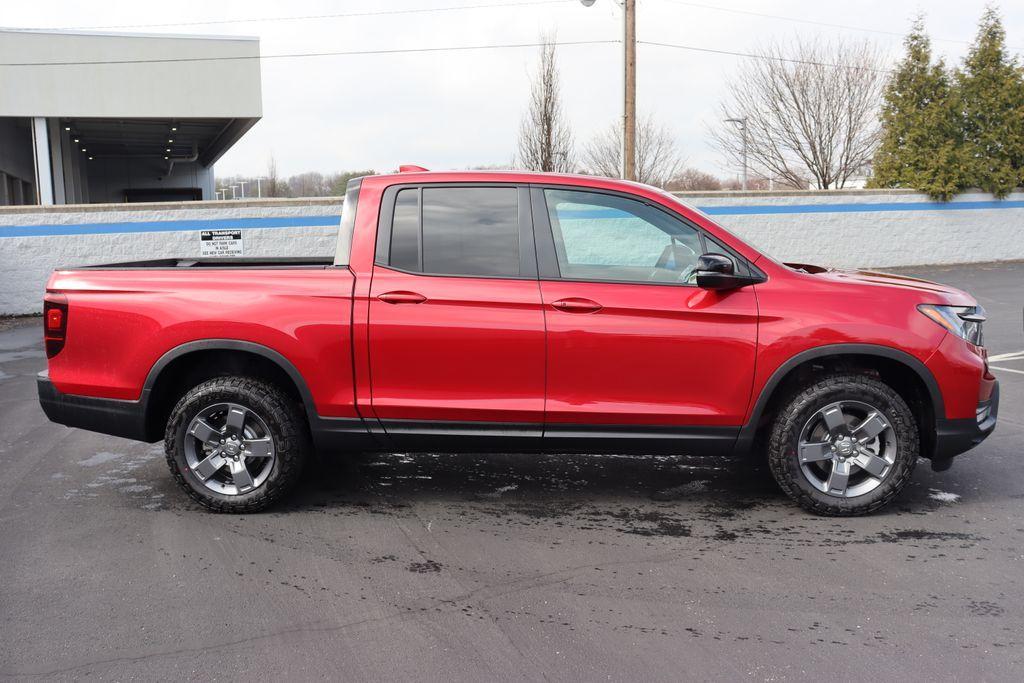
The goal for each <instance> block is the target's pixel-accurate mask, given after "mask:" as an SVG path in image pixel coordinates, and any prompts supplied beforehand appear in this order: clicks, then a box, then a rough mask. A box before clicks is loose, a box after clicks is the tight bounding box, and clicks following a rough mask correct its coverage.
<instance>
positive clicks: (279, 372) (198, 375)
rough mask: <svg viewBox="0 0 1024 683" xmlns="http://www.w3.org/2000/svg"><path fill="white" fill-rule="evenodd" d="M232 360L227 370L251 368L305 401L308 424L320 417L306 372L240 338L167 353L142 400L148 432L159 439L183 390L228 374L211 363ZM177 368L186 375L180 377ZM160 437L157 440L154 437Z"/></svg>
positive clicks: (185, 346) (209, 341)
mask: <svg viewBox="0 0 1024 683" xmlns="http://www.w3.org/2000/svg"><path fill="white" fill-rule="evenodd" d="M223 358H232V359H234V362H232V363H231V364H229V365H228V366H227V367H228V368H231V369H237V368H239V367H247V368H248V370H249V372H250V373H251V374H255V375H256V376H260V377H263V378H265V379H269V380H271V381H274V382H275V384H278V385H279V386H281V389H282V390H284V391H286V392H288V393H290V394H292V396H293V397H294V398H296V399H297V400H299V401H301V403H302V408H303V411H304V412H305V414H306V419H307V422H309V423H310V424H312V422H313V420H314V419H315V418H316V416H317V413H316V406H315V404H314V402H313V395H312V393H310V391H309V387H308V386H307V384H306V380H305V379H304V378H303V376H302V373H300V372H299V370H298V369H297V368H296V367H295V366H294V365H293V364H292V363H291V361H289V360H288V359H287V358H286V357H285V356H283V355H282V354H281V353H279V352H277V351H275V350H274V349H271V348H270V347H267V346H264V345H262V344H257V343H255V342H248V341H241V340H237V339H203V340H197V341H191V342H186V343H184V344H181V345H179V346H176V347H174V348H173V349H171V350H169V351H167V352H166V353H164V354H163V355H162V356H160V358H159V359H157V361H156V363H154V364H153V367H152V368H150V370H149V374H148V375H147V376H146V381H145V383H144V384H143V386H142V396H141V401H142V403H143V411H144V414H145V429H146V433H147V435H148V436H149V437H151V438H159V436H160V435H161V434H162V433H163V423H164V422H166V420H167V416H168V415H169V414H170V410H171V409H172V408H173V407H174V403H175V402H177V400H178V398H180V394H181V393H183V392H182V391H181V389H182V388H184V389H185V390H187V389H188V388H189V387H188V386H186V385H189V384H191V385H193V386H194V383H195V380H196V379H198V380H199V381H202V380H203V379H209V378H211V377H216V376H219V375H222V374H229V373H225V372H211V371H210V364H211V363H212V362H213V361H214V360H215V359H223ZM176 369H182V370H185V372H182V373H178V374H176V373H175V372H174V371H175V370H176ZM153 435H156V437H153Z"/></svg>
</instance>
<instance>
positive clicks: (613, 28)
mask: <svg viewBox="0 0 1024 683" xmlns="http://www.w3.org/2000/svg"><path fill="white" fill-rule="evenodd" d="M468 5H491V6H489V7H476V8H472V9H470V8H465V6H468ZM996 5H997V7H999V8H1000V10H1001V12H1002V14H1003V20H1004V26H1005V27H1006V30H1007V42H1008V43H1009V45H1011V46H1015V47H1017V48H1021V49H1020V53H1022V54H1024V3H1021V2H1017V1H1014V2H1009V1H1007V0H1003V2H1001V3H996ZM460 6H462V7H464V8H463V9H449V10H439V11H431V12H418V13H407V14H401V13H395V14H377V15H373V16H348V17H324V16H322V15H325V14H346V13H349V14H350V13H366V12H388V11H392V10H397V11H402V10H410V9H425V8H445V7H448V8H452V7H460ZM984 6H985V2H984V0H958V1H956V2H953V1H951V0H942V1H941V2H928V3H925V2H918V1H909V0H855V1H853V2H821V1H820V0H818V1H816V2H809V1H806V0H777V1H774V2H769V1H762V2H754V1H749V0H723V1H721V2H719V1H717V0H705V2H684V1H682V0H638V2H637V38H638V40H640V41H651V42H664V43H674V44H680V45H687V46H692V47H698V48H710V49H715V50H729V51H735V52H749V51H751V50H754V49H756V48H757V47H758V46H759V45H762V44H763V43H765V42H766V41H776V40H777V41H788V40H791V39H794V38H796V37H801V38H815V37H817V38H821V39H823V40H835V39H840V38H841V39H845V40H870V41H871V42H873V43H874V44H875V45H877V47H878V49H879V50H881V51H882V52H883V53H884V54H885V55H886V56H888V57H890V58H891V59H892V60H896V59H898V58H899V56H900V54H901V41H902V35H903V34H904V33H905V32H906V30H907V28H908V27H909V25H910V22H911V20H912V18H913V17H914V16H915V15H916V14H917V13H918V12H919V11H922V10H923V11H924V12H925V15H926V25H927V29H928V32H929V34H930V35H931V37H932V39H933V47H934V49H935V51H936V53H937V54H938V55H940V56H943V57H945V58H946V60H947V62H949V63H956V62H958V61H959V60H960V59H961V58H962V56H963V55H964V53H965V52H966V50H967V47H968V45H967V44H968V42H969V41H970V40H971V39H972V38H973V36H974V33H975V28H976V25H977V20H978V17H979V16H980V15H981V12H982V10H983V9H984ZM621 12H622V11H621V9H620V7H619V5H618V4H617V3H616V1H615V0H596V2H595V3H594V4H593V6H591V7H585V6H584V5H583V4H582V3H581V2H579V0H535V1H534V2H525V0H507V2H501V0H378V1H376V2H372V1H368V0H335V1H334V2H327V1H314V0H291V1H290V2H287V3H282V2H261V1H258V0H248V1H245V2H236V1H234V0H221V1H220V2H209V1H208V0H207V1H202V2H197V1H195V0H175V2H173V3H167V2H144V1H140V0H135V1H132V2H121V1H113V2H78V1H76V2H70V1H68V2H64V1H56V0H35V1H34V2H31V3H24V2H23V3H4V9H3V14H2V15H0V23H2V24H3V25H4V26H7V27H13V28H17V27H34V28H39V27H43V28H69V27H75V28H78V27H103V28H104V29H107V28H108V27H116V28H111V29H110V30H116V31H126V32H131V31H137V32H145V33H190V34H214V35H244V36H258V37H259V38H260V49H261V53H262V54H263V55H273V54H281V53H294V52H318V51H340V50H385V49H394V48H398V49H407V48H428V47H430V48H432V47H453V46H470V45H499V44H521V43H536V42H537V41H538V39H539V36H540V34H541V33H545V32H554V33H555V35H556V36H557V40H558V41H560V42H561V41H565V42H573V41H619V40H620V38H621V32H622V24H621V22H622V13H621ZM309 15H321V16H319V17H318V18H306V19H293V18H291V17H306V16H309ZM764 15H774V16H772V17H769V16H764ZM776 17H777V18H776ZM250 19H261V21H247V20H250ZM171 22H182V23H181V24H179V25H166V26H154V24H170V23H171ZM198 22H218V23H210V24H202V23H198ZM862 29H869V30H862ZM537 56H538V49H537V48H535V47H526V48H512V49H493V50H473V51H451V52H421V53H411V54H387V55H380V54H378V55H360V56H328V57H310V58H302V59H264V60H262V83H263V118H262V120H261V121H260V122H259V123H257V124H256V126H254V127H253V129H252V130H250V131H249V132H248V133H247V134H246V136H245V137H244V138H243V139H242V140H241V141H239V142H238V143H237V144H236V145H235V146H234V147H233V148H232V149H231V150H229V151H228V152H227V154H225V155H224V156H223V157H222V158H221V159H220V161H218V162H217V165H216V173H217V175H218V176H220V177H224V176H229V175H235V174H244V175H261V174H263V173H265V171H266V168H267V162H268V160H269V158H270V157H271V156H273V158H274V159H275V161H276V163H277V169H278V173H279V175H281V176H287V175H291V174H295V173H301V172H304V171H320V172H323V173H330V172H337V171H344V170H363V169H375V170H377V171H381V172H383V171H390V170H394V169H396V168H397V167H398V165H399V164H405V163H409V164H419V165H421V166H425V167H427V168H430V169H432V170H440V169H458V168H469V167H477V166H488V165H499V164H509V163H510V162H511V160H512V157H513V154H514V150H515V145H516V137H517V132H518V128H519V122H520V119H521V118H522V115H523V113H524V110H525V106H526V101H527V96H528V92H529V87H530V73H531V70H532V69H534V68H535V66H536V62H537ZM558 62H559V67H560V73H561V79H562V94H563V105H564V108H565V112H566V115H567V118H568V120H569V122H570V125H571V126H572V128H573V131H574V135H575V140H576V147H577V150H579V149H581V148H582V147H583V146H584V145H585V144H586V143H587V141H588V140H589V139H591V138H592V137H593V136H594V135H595V134H596V133H598V132H600V131H601V130H603V129H605V128H607V127H608V126H609V125H611V124H612V123H614V122H616V121H619V120H620V117H621V111H622V45H621V43H620V42H613V43H606V44H592V45H564V46H561V47H559V48H558ZM743 64H744V59H743V58H742V57H735V56H730V55H720V54H713V53H708V52H699V51H691V50H682V49H673V48H666V47H658V46H653V45H643V44H641V45H639V46H638V51H637V107H638V112H639V113H640V114H641V115H646V114H650V115H651V116H653V117H654V119H655V120H656V121H658V122H659V123H661V124H663V125H664V126H666V127H667V128H668V129H669V130H670V131H671V132H672V133H673V134H674V136H675V138H676V141H677V145H678V147H679V150H680V152H681V155H682V157H683V158H684V159H685V160H686V162H687V165H688V166H692V167H695V168H699V169H701V170H704V171H707V172H711V173H715V174H716V175H721V176H725V177H735V176H736V175H737V174H738V169H736V168H731V167H729V166H728V165H727V163H726V162H725V160H724V159H723V158H722V157H721V155H720V154H719V153H718V152H717V151H716V150H715V149H714V147H713V146H712V144H711V143H710V140H709V139H708V135H707V127H708V126H709V125H716V124H717V121H718V119H719V118H720V117H719V115H718V105H719V103H720V101H721V99H722V97H723V96H724V93H725V83H726V82H727V81H728V79H729V78H730V76H731V75H732V74H735V73H737V71H738V70H740V69H742V68H743Z"/></svg>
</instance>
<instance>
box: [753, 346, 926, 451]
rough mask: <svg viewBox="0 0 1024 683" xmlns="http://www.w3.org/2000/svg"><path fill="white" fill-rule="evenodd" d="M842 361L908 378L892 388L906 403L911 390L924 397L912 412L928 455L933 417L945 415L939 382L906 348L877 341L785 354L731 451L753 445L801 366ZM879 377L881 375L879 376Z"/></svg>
mask: <svg viewBox="0 0 1024 683" xmlns="http://www.w3.org/2000/svg"><path fill="white" fill-rule="evenodd" d="M858 359H867V362H866V363H865V362H863V361H862V362H860V363H858V362H857V361H858ZM844 362H847V363H852V364H854V365H855V366H858V367H865V366H867V367H872V366H875V367H879V366H880V367H883V368H888V369H889V370H890V372H892V371H895V372H896V373H901V378H902V379H904V380H908V381H909V382H910V384H909V385H905V386H903V387H898V386H894V387H893V388H894V389H895V390H896V391H897V392H898V393H900V394H901V395H902V396H903V397H904V398H905V399H907V400H908V403H911V399H913V398H914V395H913V392H917V393H918V394H919V398H920V399H927V400H922V401H921V403H922V405H921V406H919V407H918V408H919V410H916V411H915V413H916V417H918V418H919V420H918V422H919V424H918V430H919V432H920V436H921V453H922V455H924V456H925V457H930V456H931V453H932V451H933V449H934V441H935V420H936V419H937V418H941V417H943V416H945V406H944V403H943V400H942V391H941V390H940V388H939V383H938V381H937V380H936V379H935V376H934V375H933V374H932V372H931V370H929V369H928V367H927V366H926V365H925V364H924V363H923V362H921V361H920V360H919V359H917V358H915V357H914V356H912V355H910V354H909V353H907V352H906V351H902V350H900V349H895V348H892V347H889V346H881V345H878V344H829V345H826V346H818V347H815V348H812V349H807V350H805V351H802V352H800V353H798V354H796V355H794V356H792V357H791V358H789V359H788V360H787V361H786V362H784V363H783V364H782V365H780V366H779V367H778V368H776V370H775V371H774V372H773V373H772V375H771V377H769V378H768V381H767V382H765V384H764V386H763V387H762V388H761V391H760V393H759V394H758V397H757V400H756V401H755V402H754V407H753V409H752V410H751V414H750V419H749V420H747V423H746V424H745V425H744V426H743V428H742V429H741V430H740V434H739V436H738V437H737V439H736V447H735V452H736V453H737V454H744V453H747V452H749V451H751V450H752V449H753V448H754V444H755V441H756V438H757V435H758V432H759V430H760V429H761V428H762V426H763V423H764V420H765V418H766V416H768V415H770V414H771V412H772V409H773V408H774V407H775V405H776V404H777V402H778V399H779V397H780V396H782V395H784V394H785V391H786V389H787V387H788V384H789V383H790V382H791V381H793V380H794V379H795V378H797V377H799V376H800V374H801V371H802V370H804V369H808V368H810V367H813V366H815V365H817V364H820V363H830V364H836V363H844ZM883 379H885V378H884V377H883ZM908 393H909V395H908ZM911 408H912V409H914V406H913V405H912V406H911ZM921 418H923V419H921Z"/></svg>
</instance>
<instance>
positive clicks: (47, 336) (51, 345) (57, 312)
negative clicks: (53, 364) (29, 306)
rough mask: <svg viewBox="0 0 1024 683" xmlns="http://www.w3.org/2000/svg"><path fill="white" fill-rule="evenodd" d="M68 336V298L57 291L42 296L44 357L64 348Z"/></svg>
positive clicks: (51, 355)
mask: <svg viewBox="0 0 1024 683" xmlns="http://www.w3.org/2000/svg"><path fill="white" fill-rule="evenodd" d="M67 336H68V298H67V297H66V296H64V295H63V294H59V293H57V292H47V293H46V296H44V297H43V339H44V340H46V357H47V358H53V357H54V356H56V355H57V354H58V353H60V351H61V349H63V348H64V341H65V339H67Z"/></svg>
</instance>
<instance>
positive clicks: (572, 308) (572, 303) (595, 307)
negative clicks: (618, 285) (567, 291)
mask: <svg viewBox="0 0 1024 683" xmlns="http://www.w3.org/2000/svg"><path fill="white" fill-rule="evenodd" d="M551 306H552V307H554V308H556V309H558V310H559V311H565V312H566V313H596V312H597V311H600V310H601V304H599V303H597V302H596V301H591V300H590V299H581V298H578V297H571V298H568V299H559V300H558V301H555V302H553V303H552V304H551Z"/></svg>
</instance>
